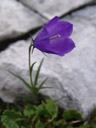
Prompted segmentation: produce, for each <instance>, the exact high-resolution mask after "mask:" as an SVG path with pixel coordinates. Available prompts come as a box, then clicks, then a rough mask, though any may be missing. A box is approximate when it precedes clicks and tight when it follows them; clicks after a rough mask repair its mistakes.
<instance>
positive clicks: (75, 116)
mask: <svg viewBox="0 0 96 128" xmlns="http://www.w3.org/2000/svg"><path fill="white" fill-rule="evenodd" d="M63 118H64V119H65V120H66V121H72V120H83V117H82V115H81V114H80V113H79V112H78V111H76V110H69V111H64V112H63Z"/></svg>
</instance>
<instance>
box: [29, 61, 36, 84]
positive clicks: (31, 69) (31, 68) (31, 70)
mask: <svg viewBox="0 0 96 128" xmlns="http://www.w3.org/2000/svg"><path fill="white" fill-rule="evenodd" d="M35 64H36V62H34V63H33V64H32V65H31V67H30V77H31V78H32V72H33V67H34V65H35ZM32 84H33V82H32Z"/></svg>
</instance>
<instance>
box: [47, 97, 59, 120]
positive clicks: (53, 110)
mask: <svg viewBox="0 0 96 128" xmlns="http://www.w3.org/2000/svg"><path fill="white" fill-rule="evenodd" d="M45 108H46V109H47V111H48V112H49V114H50V116H51V118H52V119H54V118H56V117H57V115H58V106H57V105H56V104H55V103H54V101H53V100H52V99H47V100H46V104H45Z"/></svg>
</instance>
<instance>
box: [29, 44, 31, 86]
mask: <svg viewBox="0 0 96 128" xmlns="http://www.w3.org/2000/svg"><path fill="white" fill-rule="evenodd" d="M31 47H32V45H30V46H29V76H30V83H31V85H32V77H31V70H30V68H31V57H30V53H31Z"/></svg>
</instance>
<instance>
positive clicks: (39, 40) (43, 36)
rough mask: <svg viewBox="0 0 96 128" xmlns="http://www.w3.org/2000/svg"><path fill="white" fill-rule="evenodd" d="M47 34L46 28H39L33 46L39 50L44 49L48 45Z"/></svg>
mask: <svg viewBox="0 0 96 128" xmlns="http://www.w3.org/2000/svg"><path fill="white" fill-rule="evenodd" d="M49 42H50V40H49V35H48V32H47V30H46V28H44V27H43V29H41V30H40V32H39V33H38V35H37V37H36V38H35V40H34V47H36V48H38V49H39V50H42V49H45V48H46V47H48V46H49V44H50V43H49Z"/></svg>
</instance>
